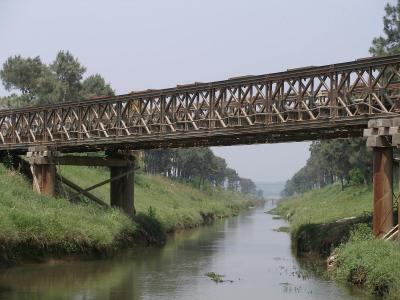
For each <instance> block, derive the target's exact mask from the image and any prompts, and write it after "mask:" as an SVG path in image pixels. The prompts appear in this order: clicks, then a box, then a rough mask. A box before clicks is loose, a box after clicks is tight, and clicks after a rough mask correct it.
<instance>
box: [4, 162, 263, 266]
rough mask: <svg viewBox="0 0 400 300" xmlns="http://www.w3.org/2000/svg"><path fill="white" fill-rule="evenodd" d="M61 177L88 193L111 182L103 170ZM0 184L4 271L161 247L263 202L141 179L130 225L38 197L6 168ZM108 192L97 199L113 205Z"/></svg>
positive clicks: (94, 209)
mask: <svg viewBox="0 0 400 300" xmlns="http://www.w3.org/2000/svg"><path fill="white" fill-rule="evenodd" d="M62 173H63V175H64V176H66V177H68V178H71V179H75V178H79V182H80V184H81V186H83V187H85V186H88V185H90V184H94V183H96V182H99V181H101V180H102V179H105V178H106V177H107V176H109V174H108V172H106V170H104V169H100V168H79V169H78V168H64V169H63V170H62ZM0 178H1V180H0V265H1V266H9V265H12V264H15V263H17V262H19V261H22V260H35V261H37V260H46V259H49V258H53V257H56V258H57V257H63V256H66V255H71V254H72V255H89V256H93V255H95V256H103V255H108V254H110V253H113V252H116V251H118V250H119V249H121V248H126V247H128V246H131V245H134V244H138V243H139V244H143V243H146V244H160V243H163V242H164V240H165V234H166V233H168V232H173V231H175V230H178V229H185V228H192V227H196V226H199V225H202V224H204V223H207V222H211V221H212V220H213V219H215V218H223V217H229V216H233V215H236V214H238V213H239V212H240V211H241V210H244V209H247V208H248V207H249V206H252V205H254V204H255V203H256V202H257V200H258V199H256V198H254V197H252V196H245V195H242V194H239V193H233V192H228V191H223V190H209V191H207V192H205V191H201V190H198V189H195V188H193V187H190V186H188V185H185V184H181V183H178V182H174V181H171V180H168V179H167V178H163V177H160V176H147V175H144V174H141V175H138V176H136V179H135V197H136V203H135V204H136V209H137V212H138V213H137V216H136V217H135V218H134V219H133V220H131V219H129V218H128V217H127V216H125V215H124V214H123V213H122V212H120V211H119V210H117V209H107V210H105V209H102V208H100V207H98V206H96V205H94V204H91V203H74V204H72V203H70V202H69V201H68V200H66V199H62V198H57V199H55V198H49V197H44V196H40V195H37V194H35V193H33V192H32V189H31V186H30V184H29V183H28V182H27V181H26V180H25V178H24V177H23V176H21V175H19V174H18V173H16V172H13V171H10V170H8V169H6V168H5V167H4V166H3V165H0ZM75 181H77V180H76V179H75ZM107 189H108V187H106V186H104V187H102V188H101V189H100V190H98V191H96V190H95V191H94V193H95V194H96V195H97V196H99V197H100V198H101V199H105V200H106V201H109V200H108V194H109V192H108V190H107Z"/></svg>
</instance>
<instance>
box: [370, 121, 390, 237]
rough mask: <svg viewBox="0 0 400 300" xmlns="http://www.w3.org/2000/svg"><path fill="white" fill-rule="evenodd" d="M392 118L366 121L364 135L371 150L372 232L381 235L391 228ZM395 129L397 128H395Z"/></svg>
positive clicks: (377, 235)
mask: <svg viewBox="0 0 400 300" xmlns="http://www.w3.org/2000/svg"><path fill="white" fill-rule="evenodd" d="M392 123H393V120H391V119H377V120H370V121H369V122H368V129H365V130H364V136H366V137H368V139H367V146H368V147H371V148H372V151H373V197H374V199H373V201H374V203H373V208H374V211H373V232H374V235H375V236H376V237H382V236H384V235H385V234H386V233H388V232H389V231H391V230H392V228H393V145H392V138H393V135H391V134H390V133H391V132H392V131H393V130H394V129H392V128H394V127H392V126H393V124H392ZM396 130H397V129H396Z"/></svg>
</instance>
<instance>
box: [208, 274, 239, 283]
mask: <svg viewBox="0 0 400 300" xmlns="http://www.w3.org/2000/svg"><path fill="white" fill-rule="evenodd" d="M204 275H206V276H207V277H208V278H210V279H211V280H212V281H214V282H215V283H222V282H230V283H233V282H234V281H233V280H225V279H224V277H225V275H222V274H217V273H215V272H208V273H206V274H204Z"/></svg>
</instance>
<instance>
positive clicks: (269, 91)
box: [0, 55, 400, 152]
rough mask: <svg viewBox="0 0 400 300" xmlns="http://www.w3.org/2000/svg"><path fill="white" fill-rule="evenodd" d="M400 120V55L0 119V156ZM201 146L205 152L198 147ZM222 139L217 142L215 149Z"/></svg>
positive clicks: (209, 140) (280, 136)
mask: <svg viewBox="0 0 400 300" xmlns="http://www.w3.org/2000/svg"><path fill="white" fill-rule="evenodd" d="M399 113H400V55H393V56H387V57H374V58H368V59H362V60H357V61H353V62H347V63H340V64H333V65H327V66H321V67H307V68H299V69H292V70H288V71H286V72H280V73H273V74H264V75H257V76H244V77H243V76H242V77H239V78H232V79H228V80H223V81H215V82H209V83H195V84H189V85H179V86H177V87H176V88H169V89H161V90H146V91H141V92H132V93H130V94H126V95H120V96H115V97H106V98H96V99H87V100H83V101H79V102H65V103H57V104H53V105H46V106H37V107H26V108H21V109H13V110H4V111H0V150H6V149H7V150H14V151H20V152H23V151H25V150H26V149H27V148H28V147H29V146H37V145H45V146H52V147H57V149H59V150H60V151H63V152H67V151H97V150H101V149H103V150H104V149H106V148H107V147H108V146H110V145H114V146H120V145H123V146H124V147H127V148H131V149H148V148H157V147H188V146H199V145H201V146H210V145H219V144H221V145H234V144H240V143H272V142H282V141H285V142H287V141H300V140H311V139H322V138H335V137H348V136H361V135H362V132H361V131H362V129H363V128H365V127H366V124H367V122H368V120H369V119H373V118H379V117H381V118H382V117H391V116H398V115H399ZM200 140H201V143H200V142H199V141H200ZM221 140H222V141H223V142H221Z"/></svg>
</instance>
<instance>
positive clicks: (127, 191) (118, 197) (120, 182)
mask: <svg viewBox="0 0 400 300" xmlns="http://www.w3.org/2000/svg"><path fill="white" fill-rule="evenodd" d="M119 158H121V157H120V156H119ZM130 160H131V163H128V164H127V166H125V167H110V176H111V178H114V177H117V176H120V175H122V174H126V175H125V176H122V177H121V178H119V179H117V180H114V181H111V183H110V204H111V206H113V207H118V208H119V209H121V210H122V211H123V212H124V213H126V214H127V215H128V216H131V217H132V216H134V215H135V213H136V211H135V205H134V167H135V164H134V160H132V159H130Z"/></svg>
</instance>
